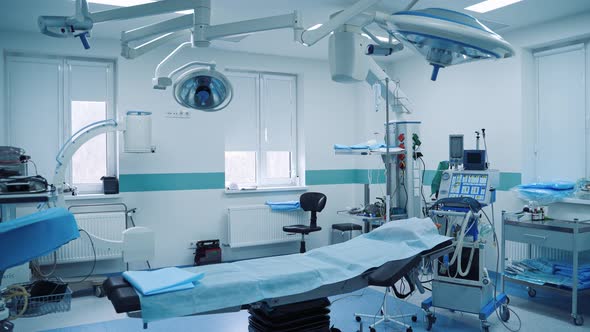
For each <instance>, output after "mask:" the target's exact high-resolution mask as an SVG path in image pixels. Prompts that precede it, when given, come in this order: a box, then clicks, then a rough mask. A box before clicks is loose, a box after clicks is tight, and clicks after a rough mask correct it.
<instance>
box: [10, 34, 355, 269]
mask: <svg viewBox="0 0 590 332" xmlns="http://www.w3.org/2000/svg"><path fill="white" fill-rule="evenodd" d="M91 44H92V49H91V50H90V51H84V50H83V49H82V47H81V45H80V43H79V42H78V41H77V40H62V39H54V38H49V37H46V36H42V35H41V34H36V33H4V32H0V48H2V49H3V50H4V51H5V52H6V51H23V52H35V53H46V54H57V55H67V56H87V57H101V58H113V59H116V61H117V78H118V80H117V99H116V103H117V105H118V112H119V114H120V115H121V114H123V113H124V112H125V111H127V110H130V109H140V110H146V111H152V112H153V113H154V119H153V138H154V143H155V144H156V145H157V153H155V154H149V155H147V154H146V155H144V154H139V155H137V154H130V155H127V154H121V155H120V173H121V174H145V173H148V174H149V173H207V172H223V171H224V153H223V152H224V134H223V130H224V121H225V120H226V118H225V115H224V113H223V111H221V112H217V113H205V112H193V113H192V118H191V119H189V120H178V119H169V118H165V116H164V113H165V112H166V111H171V110H178V109H179V106H178V105H177V104H176V102H175V101H174V100H173V98H172V95H171V91H160V90H153V89H152V86H151V78H152V76H153V73H154V68H155V66H156V65H157V63H158V62H159V61H160V60H161V59H162V58H163V57H164V56H165V55H167V54H168V53H169V52H170V51H171V50H172V49H173V47H174V46H175V45H168V46H165V47H162V48H160V49H158V50H156V51H154V52H153V53H151V54H147V55H144V56H143V57H141V58H139V59H136V60H126V59H123V58H121V57H118V54H119V51H120V50H119V42H118V41H115V40H91ZM196 59H198V60H204V61H211V60H214V61H216V62H217V64H218V65H219V66H220V67H222V68H223V67H234V68H235V67H240V68H249V69H254V70H261V71H276V72H287V73H295V74H297V75H299V80H300V81H299V84H298V89H299V90H298V92H299V94H300V96H299V106H300V110H301V111H302V112H300V113H299V115H300V116H302V117H303V127H304V138H305V139H304V144H305V164H306V169H307V170H330V169H351V168H353V167H354V161H353V160H352V159H347V158H338V157H336V156H334V153H333V150H332V144H334V143H335V142H354V139H355V137H354V131H355V114H356V113H355V112H356V108H355V95H354V89H353V87H351V86H346V85H341V84H337V83H334V82H332V81H331V80H330V76H329V67H328V64H327V62H324V61H314V60H303V59H296V58H285V57H276V56H262V55H254V54H247V53H234V52H228V51H219V50H214V49H195V50H186V51H184V52H182V53H181V54H179V57H177V58H175V60H174V61H173V62H172V63H171V64H170V67H169V69H170V68H175V67H177V66H179V65H181V64H183V63H186V62H188V61H190V60H196ZM2 61H3V62H4V59H2ZM0 68H1V69H0V70H1V72H0V76H1V77H3V76H4V72H3V71H4V66H3V64H2V66H0ZM0 84H2V86H0V91H2V95H1V96H2V98H1V101H2V102H1V103H0V104H1V107H2V108H1V110H2V113H1V114H2V116H0V121H2V122H0V124H2V123H5V122H6V119H5V115H6V110H5V99H4V92H5V89H4V88H5V87H4V86H3V84H4V82H3V80H2V83H0ZM32 111H33V112H43V110H42V109H39V110H32ZM0 128H4V127H0ZM56 130H57V129H56ZM2 132H3V133H2V135H0V144H8V143H10V144H13V145H17V146H18V142H7V137H5V133H4V132H5V130H2ZM32 134H34V131H33V132H32ZM34 157H35V156H33V158H34ZM354 187H355V186H354V185H351V184H343V185H326V186H311V187H310V188H309V190H313V191H321V192H324V193H325V194H326V195H327V196H328V205H327V208H326V210H324V211H323V212H322V213H321V214H320V215H319V218H318V221H319V224H320V225H321V226H322V227H323V230H322V231H321V232H320V233H315V234H312V235H310V236H309V237H308V238H309V242H308V246H309V247H311V248H313V247H318V246H321V245H326V244H328V238H329V230H330V225H331V224H332V223H335V222H338V221H342V220H341V219H340V218H339V217H337V216H336V210H339V209H341V208H342V207H344V206H351V205H353V199H354V194H353V189H354ZM299 194H300V193H279V194H247V195H233V196H228V195H225V194H224V193H223V190H192V191H166V192H142V193H124V194H122V199H121V200H122V201H123V202H125V203H126V204H127V205H129V206H130V207H137V208H139V214H138V215H137V217H136V222H137V223H138V224H139V225H145V226H149V227H151V228H153V229H154V230H155V231H156V234H157V257H156V260H155V262H153V264H152V266H154V265H155V266H165V265H186V264H191V262H192V252H191V251H189V250H187V249H186V248H187V247H188V244H189V242H190V241H195V240H207V239H212V238H222V237H223V236H224V233H225V232H224V230H225V220H226V218H225V217H226V213H225V210H226V208H227V207H228V206H233V205H244V204H260V203H263V202H265V201H266V200H269V199H272V200H282V199H285V200H287V199H289V200H291V199H297V198H298V196H299ZM84 203H86V202H84ZM253 231H255V230H253ZM298 248H299V247H298V243H292V244H289V245H287V246H277V247H260V248H252V249H244V250H239V251H233V252H232V251H230V250H227V251H226V252H224V255H225V257H224V258H225V259H228V260H232V259H238V258H246V257H253V256H259V255H268V254H279V253H285V252H295V251H297V250H298ZM84 271H85V270H84Z"/></svg>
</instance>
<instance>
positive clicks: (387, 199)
mask: <svg viewBox="0 0 590 332" xmlns="http://www.w3.org/2000/svg"><path fill="white" fill-rule="evenodd" d="M385 91H387V93H386V94H385V160H386V161H387V162H386V163H385V172H386V173H387V174H386V176H385V181H387V184H386V197H385V222H389V221H390V220H391V215H390V214H391V155H389V146H390V139H391V137H390V134H389V77H386V78H385Z"/></svg>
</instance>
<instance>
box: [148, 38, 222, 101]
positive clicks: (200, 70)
mask: <svg viewBox="0 0 590 332" xmlns="http://www.w3.org/2000/svg"><path fill="white" fill-rule="evenodd" d="M184 47H190V43H183V44H180V46H178V47H177V48H176V49H175V50H174V51H172V53H170V54H169V55H168V56H167V57H166V58H164V60H162V62H160V64H158V66H157V67H156V71H155V73H154V78H153V79H152V83H153V85H154V89H158V90H166V88H167V87H169V86H171V85H172V78H173V77H175V76H176V75H178V74H180V76H178V78H176V79H175V80H174V91H173V94H174V99H176V101H177V102H178V103H179V104H180V105H182V106H184V107H187V108H192V109H196V110H199V111H204V112H216V111H220V110H222V109H224V108H225V107H227V105H229V103H230V102H231V100H232V98H233V88H232V86H231V83H230V82H229V80H228V79H227V77H225V75H223V74H222V73H220V72H219V71H217V70H215V63H214V62H202V61H192V62H189V63H187V64H185V65H182V66H180V67H179V68H176V69H175V70H173V71H172V72H171V73H170V74H169V75H168V76H165V75H161V74H160V69H161V68H162V66H163V65H164V64H165V63H166V62H168V61H169V60H170V59H171V58H172V57H173V56H174V55H175V54H176V53H178V52H179V51H180V50H181V49H183V48H184ZM191 68H192V69H191ZM185 70H187V71H185ZM181 73H182V74H181Z"/></svg>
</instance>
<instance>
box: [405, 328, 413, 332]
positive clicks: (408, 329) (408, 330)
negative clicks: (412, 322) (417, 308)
mask: <svg viewBox="0 0 590 332" xmlns="http://www.w3.org/2000/svg"><path fill="white" fill-rule="evenodd" d="M406 332H414V330H412V328H411V327H408V328H407V329H406Z"/></svg>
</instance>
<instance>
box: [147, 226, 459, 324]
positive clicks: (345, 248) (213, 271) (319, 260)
mask: <svg viewBox="0 0 590 332" xmlns="http://www.w3.org/2000/svg"><path fill="white" fill-rule="evenodd" d="M448 239H449V238H448V237H445V236H441V235H439V234H438V230H437V229H436V227H435V226H434V223H433V222H432V220H431V219H429V218H427V219H418V218H412V219H407V220H398V221H392V222H389V223H386V224H385V225H383V226H381V227H379V228H378V229H376V230H374V231H372V232H371V233H368V234H364V235H362V236H358V237H356V238H354V239H352V240H349V241H346V242H343V243H339V244H335V245H331V246H326V247H322V248H318V249H314V250H311V251H308V252H307V253H304V254H293V255H286V256H278V257H267V258H261V259H253V260H246V261H239V262H235V263H226V264H215V265H206V266H199V267H193V268H188V269H187V271H190V272H193V273H204V277H203V279H201V280H200V282H199V283H198V284H197V285H196V287H194V288H193V289H190V290H183V291H178V292H174V293H166V294H158V295H152V296H142V295H141V294H139V297H140V302H141V309H142V317H143V320H144V321H145V322H149V321H155V320H159V319H166V318H172V317H180V316H187V315H192V314H196V313H203V312H209V311H214V310H220V309H225V308H232V307H239V306H241V305H242V304H248V303H255V302H257V301H261V300H264V299H272V298H278V297H284V296H289V295H295V294H301V293H305V292H309V291H313V290H314V289H317V288H319V287H321V286H323V285H331V284H336V283H340V282H344V281H345V280H349V279H352V278H355V277H357V276H359V275H361V274H362V273H364V272H365V271H367V270H369V269H371V268H375V267H379V266H381V265H383V264H385V263H387V262H389V261H394V260H401V259H406V258H410V257H413V256H416V255H418V254H420V253H421V252H423V251H426V250H430V249H432V248H434V247H436V246H437V245H439V244H441V243H443V242H445V241H447V240H448Z"/></svg>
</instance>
